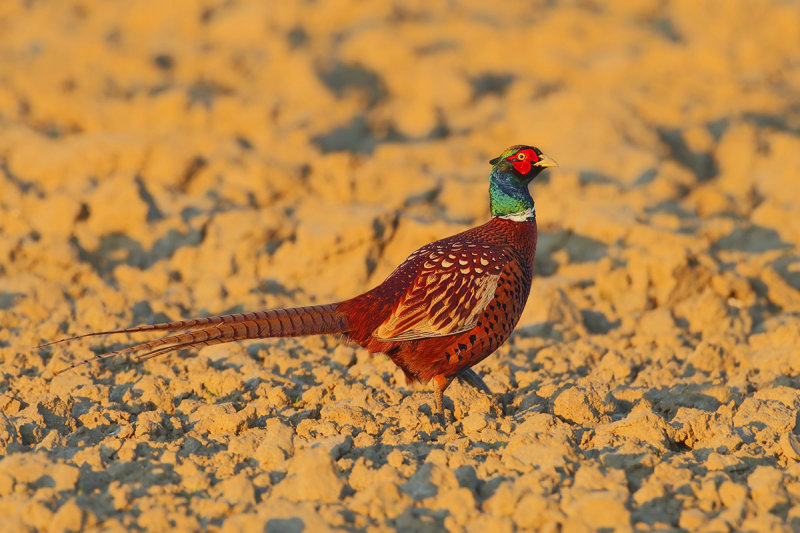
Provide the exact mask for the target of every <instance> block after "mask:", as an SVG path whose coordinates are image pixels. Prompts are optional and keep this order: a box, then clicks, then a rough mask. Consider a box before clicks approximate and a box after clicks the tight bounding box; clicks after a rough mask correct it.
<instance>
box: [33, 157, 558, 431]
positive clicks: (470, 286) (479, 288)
mask: <svg viewBox="0 0 800 533" xmlns="http://www.w3.org/2000/svg"><path fill="white" fill-rule="evenodd" d="M519 152H524V154H523V155H525V154H528V159H526V160H525V162H526V163H527V161H529V160H530V161H532V165H533V170H532V171H530V169H531V164H530V163H527V167H526V168H528V169H529V171H530V175H529V176H527V175H520V174H519V173H518V172H516V171H515V170H514V169H515V168H517V166H516V165H518V164H519V160H522V159H523V157H522V155H520V154H519ZM509 154H510V155H509ZM498 161H499V162H498ZM493 162H494V163H493V164H494V168H493V173H492V179H496V180H497V181H502V180H507V179H514V180H516V181H512V182H510V183H511V184H512V189H513V187H515V186H517V185H518V186H519V187H520V188H522V187H524V189H520V191H519V194H520V198H521V199H522V200H520V198H516V197H514V194H516V192H515V191H514V190H511V192H512V193H513V194H512V196H511V197H509V198H507V197H506V196H502V197H500V198H499V199H498V200H497V202H498V205H499V206H500V207H502V204H501V202H502V201H508V202H510V203H512V204H513V205H518V202H519V201H524V200H525V195H527V201H529V202H530V207H529V208H528V211H526V212H525V213H511V214H510V215H509V216H494V217H493V218H492V219H491V220H490V221H489V222H487V223H485V224H483V225H481V226H478V227H475V228H472V229H470V230H467V231H465V232H462V233H459V234H457V235H453V236H452V237H448V238H446V239H442V240H439V241H435V242H433V243H430V244H428V245H426V246H423V247H422V248H420V249H419V250H417V251H415V252H414V253H412V254H411V255H410V256H409V257H408V258H407V259H406V260H405V261H403V263H401V264H400V265H399V266H398V267H397V269H395V271H394V272H392V273H391V274H390V275H389V277H388V278H387V279H386V280H385V281H384V282H383V283H381V284H380V285H378V286H377V287H375V288H374V289H372V290H370V291H368V292H366V293H364V294H361V295H359V296H356V297H354V298H351V299H349V300H345V301H343V302H339V303H334V304H327V305H316V306H309V307H298V308H289V309H274V310H269V311H261V312H254V313H241V314H235V315H227V316H218V317H210V318H201V319H197V320H186V321H177V322H167V323H163V324H153V325H146V326H140V327H135V328H127V329H120V330H113V331H104V332H97V333H89V334H87V335H81V336H78V337H72V338H71V339H76V338H82V337H87V336H92V335H104V334H112V333H138V332H144V331H175V330H182V329H187V330H189V331H186V332H184V333H177V334H173V335H169V336H166V337H164V338H162V339H158V340H154V341H150V342H145V343H141V344H137V345H134V346H131V347H129V348H125V349H122V350H119V351H116V352H110V353H106V354H102V355H98V356H96V357H95V358H94V359H89V360H87V361H82V362H79V363H74V364H72V365H70V366H69V367H68V368H66V369H65V370H69V369H71V368H74V367H75V366H78V365H80V364H84V363H87V362H91V361H94V360H100V359H105V358H107V357H111V356H114V355H118V354H137V353H138V354H139V355H138V356H136V360H138V361H142V360H145V359H149V358H151V357H155V356H158V355H162V354H165V353H168V352H171V351H174V350H178V349H182V348H191V347H197V346H203V345H209V344H217V343H222V342H230V341H238V340H244V339H256V338H267V337H289V336H300V335H315V334H326V333H333V334H343V335H345V336H346V337H348V338H349V339H351V340H352V341H354V342H356V343H358V344H359V345H361V346H363V347H364V348H366V349H367V350H369V351H370V352H383V353H385V354H387V355H388V356H389V357H390V358H391V359H392V361H394V362H395V364H397V366H399V367H400V368H401V369H402V370H403V372H404V373H405V376H406V379H407V380H408V381H409V382H411V381H422V382H428V381H430V380H431V379H433V380H434V382H435V383H436V407H437V410H438V412H439V413H440V414H441V415H443V406H442V394H443V392H444V390H445V389H446V388H447V387H448V385H449V384H450V383H451V382H452V380H453V379H454V378H455V377H456V376H460V377H462V378H464V379H465V381H466V382H467V383H469V384H470V385H472V386H474V387H476V388H479V389H481V390H484V391H486V392H488V388H487V387H486V385H485V384H484V383H483V381H482V380H481V379H480V377H479V376H478V375H477V374H476V373H475V372H473V371H472V370H471V367H472V366H473V365H475V364H476V363H478V362H479V361H481V360H483V359H484V358H485V357H487V356H488V355H490V354H491V353H492V352H494V351H495V350H496V349H497V348H498V347H499V346H500V345H501V344H502V343H503V342H505V340H506V339H507V338H508V336H509V335H510V334H511V331H512V330H513V329H514V327H515V326H516V324H517V321H518V320H519V317H520V315H521V314H522V310H523V307H524V306H525V302H526V300H527V298H528V293H529V292H530V288H531V280H532V276H533V260H534V253H535V250H536V239H537V232H536V219H535V217H534V216H533V208H532V206H533V203H532V200H530V195H529V193H528V192H527V183H528V182H529V181H530V179H532V178H533V177H534V176H535V175H536V174H538V173H539V172H540V171H541V170H542V168H543V167H546V166H552V164H551V163H552V161H551V160H549V159H546V158H545V157H544V156H543V155H542V154H541V152H539V151H538V150H537V149H535V148H532V147H525V146H517V147H512V148H510V149H509V150H507V151H506V152H504V154H503V156H501V158H498V159H497V160H493ZM512 165H515V166H513V167H512ZM509 176H510V178H509ZM517 182H519V183H517ZM501 185H502V186H503V187H504V188H503V187H501V193H502V194H505V193H506V192H507V191H508V190H509V189H508V187H509V186H508V184H503V183H501ZM498 194H500V193H498ZM492 200H493V201H494V200H495V198H494V197H493V198H492ZM495 208H496V206H495V205H494V204H493V212H494V211H495ZM521 215H526V216H524V217H523V216H521ZM71 339H63V340H71ZM56 342H62V341H56ZM49 344H54V343H48V344H46V345H49ZM46 345H43V346H46Z"/></svg>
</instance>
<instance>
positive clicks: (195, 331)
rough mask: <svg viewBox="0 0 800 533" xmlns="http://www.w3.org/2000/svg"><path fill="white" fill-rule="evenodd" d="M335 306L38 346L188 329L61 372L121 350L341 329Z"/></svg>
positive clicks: (155, 350) (158, 350)
mask: <svg viewBox="0 0 800 533" xmlns="http://www.w3.org/2000/svg"><path fill="white" fill-rule="evenodd" d="M337 308H338V304H325V305H312V306H308V307H292V308H287V309H271V310H269V311H258V312H253V313H239V314H235V315H224V316H214V317H208V318H198V319H196V320H179V321H176V322H164V323H161V324H151V325H146V326H138V327H135V328H126V329H115V330H111V331H102V332H97V333H87V334H85V335H78V336H76V337H69V338H67V339H61V340H58V341H54V342H49V343H46V344H42V345H41V346H49V345H51V344H56V343H59V342H64V341H69V340H74V339H81V338H84V337H91V336H94V335H108V334H114V333H138V332H142V331H173V330H179V329H188V330H189V331H187V332H184V333H176V334H174V335H168V336H166V337H163V338H161V339H156V340H153V341H149V342H143V343H141V344H136V345H134V346H130V347H128V348H123V349H121V350H117V351H114V352H108V353H103V354H98V355H96V356H95V357H93V358H91V359H86V360H84V361H79V362H76V363H72V364H70V365H69V366H68V367H67V368H64V369H63V370H59V371H58V372H56V374H61V373H63V372H66V371H68V370H72V369H73V368H76V367H78V366H81V365H85V364H88V363H90V362H92V361H100V360H102V359H108V358H110V357H114V356H117V355H122V354H129V353H130V354H134V353H137V352H145V353H139V354H138V355H136V356H135V357H134V358H135V360H136V361H137V362H141V361H146V360H147V359H151V358H153V357H157V356H159V355H163V354H166V353H169V352H173V351H175V350H180V349H183V348H193V347H197V346H207V345H210V344H219V343H223V342H232V341H240V340H244V339H263V338H267V337H299V336H302V335H321V334H325V333H344V332H345V331H347V329H348V324H347V316H346V315H345V314H344V313H342V312H339V311H338V310H337Z"/></svg>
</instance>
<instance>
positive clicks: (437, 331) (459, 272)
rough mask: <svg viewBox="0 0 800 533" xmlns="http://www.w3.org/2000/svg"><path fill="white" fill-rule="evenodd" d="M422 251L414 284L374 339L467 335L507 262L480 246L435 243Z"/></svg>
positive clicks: (499, 252)
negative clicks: (465, 332) (420, 264)
mask: <svg viewBox="0 0 800 533" xmlns="http://www.w3.org/2000/svg"><path fill="white" fill-rule="evenodd" d="M435 244H436V246H431V247H430V248H428V247H426V248H423V249H422V250H419V252H417V253H416V254H414V255H415V256H416V257H415V258H414V259H413V260H416V261H419V262H421V263H422V267H421V268H420V270H419V273H418V274H417V277H416V279H415V280H414V282H413V283H412V284H411V285H410V287H409V289H408V290H407V291H406V293H405V294H404V295H403V297H402V298H401V299H400V302H399V303H398V305H397V307H395V308H394V310H393V311H392V313H391V315H389V317H388V318H387V319H386V320H384V321H383V322H382V323H381V324H380V325H379V326H378V327H377V328H375V331H373V333H372V334H373V336H374V337H375V338H377V339H378V340H384V341H406V340H414V339H424V338H429V337H443V336H447V335H456V334H458V333H463V332H464V331H469V330H470V329H472V328H473V327H474V326H475V324H476V323H477V322H478V318H479V317H480V316H481V314H482V312H483V310H484V309H486V306H487V305H489V302H491V301H492V298H494V293H495V290H496V289H497V284H498V281H499V280H500V273H501V272H502V270H503V267H504V266H505V264H506V263H507V262H508V260H509V258H508V257H507V255H506V254H505V253H504V251H503V250H502V249H497V248H496V247H491V246H488V245H481V244H464V243H435Z"/></svg>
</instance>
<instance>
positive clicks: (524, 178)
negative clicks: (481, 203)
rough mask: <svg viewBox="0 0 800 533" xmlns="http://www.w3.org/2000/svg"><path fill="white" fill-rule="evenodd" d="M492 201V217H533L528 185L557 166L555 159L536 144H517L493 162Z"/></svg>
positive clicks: (520, 218) (490, 185)
mask: <svg viewBox="0 0 800 533" xmlns="http://www.w3.org/2000/svg"><path fill="white" fill-rule="evenodd" d="M489 163H491V165H492V174H491V176H490V177H489V183H490V184H489V203H490V208H491V211H492V216H501V217H506V218H510V219H512V220H527V219H530V218H533V216H534V215H533V210H534V207H533V198H531V193H530V191H528V184H529V183H530V182H531V180H532V179H533V178H535V177H536V176H538V175H539V173H540V172H541V171H542V170H544V169H545V168H548V167H557V166H558V164H556V162H555V161H553V160H552V159H550V158H549V157H547V156H546V155H544V154H543V153H542V151H541V150H539V149H538V148H535V147H533V146H525V145H517V146H512V147H511V148H508V149H507V150H506V151H505V152H503V153H502V154H500V155H499V156H498V157H495V158H494V159H492V160H491V161H489Z"/></svg>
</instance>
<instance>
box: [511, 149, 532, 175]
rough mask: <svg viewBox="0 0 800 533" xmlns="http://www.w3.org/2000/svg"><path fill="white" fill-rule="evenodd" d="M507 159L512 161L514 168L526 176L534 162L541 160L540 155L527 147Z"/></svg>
mask: <svg viewBox="0 0 800 533" xmlns="http://www.w3.org/2000/svg"><path fill="white" fill-rule="evenodd" d="M520 154H522V159H520ZM506 161H508V162H509V163H511V165H512V166H513V167H514V170H516V171H517V172H519V173H520V174H522V175H523V176H524V175H525V174H527V173H528V172H530V171H531V167H532V166H533V164H534V163H536V162H537V161H539V156H538V155H537V154H536V152H535V151H534V150H531V149H530V148H526V149H525V150H520V151H519V152H517V153H515V154H514V155H512V156H509V157H507V158H506Z"/></svg>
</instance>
